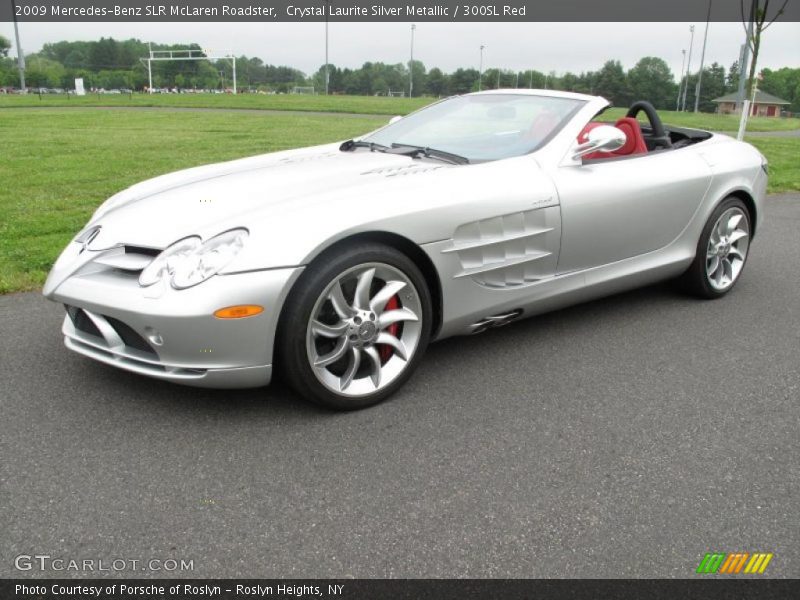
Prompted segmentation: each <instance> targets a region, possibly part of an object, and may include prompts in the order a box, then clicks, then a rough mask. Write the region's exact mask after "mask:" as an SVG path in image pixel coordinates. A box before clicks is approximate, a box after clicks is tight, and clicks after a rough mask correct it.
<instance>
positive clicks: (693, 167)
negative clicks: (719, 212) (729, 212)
mask: <svg viewBox="0 0 800 600" xmlns="http://www.w3.org/2000/svg"><path fill="white" fill-rule="evenodd" d="M711 177H712V174H711V170H710V168H709V166H708V164H707V163H706V162H705V161H704V160H703V159H702V158H700V157H699V156H697V154H696V153H695V152H694V150H693V149H691V148H682V149H677V150H663V151H657V152H651V153H649V154H641V155H635V156H630V157H620V158H612V159H601V160H593V161H586V162H585V163H584V164H575V165H564V166H561V167H558V168H557V169H556V172H555V177H554V179H555V184H556V187H557V188H558V193H559V198H560V201H561V224H562V234H561V253H560V256H559V261H558V267H557V271H558V273H559V274H563V273H569V272H571V271H577V270H581V269H588V268H592V267H597V266H600V265H605V264H609V263H613V262H617V261H620V260H624V259H626V258H631V257H634V256H639V255H642V254H646V253H648V252H653V251H655V250H658V249H660V248H663V247H664V246H666V245H668V244H669V243H670V242H672V241H673V240H674V239H675V238H677V237H678V235H679V234H680V233H681V232H682V231H683V229H684V228H685V227H686V225H687V224H688V223H689V221H690V219H691V218H692V215H694V213H695V211H696V210H697V209H698V207H699V205H700V202H701V200H702V199H703V197H704V196H705V193H706V191H707V190H708V187H709V185H710V182H711Z"/></svg>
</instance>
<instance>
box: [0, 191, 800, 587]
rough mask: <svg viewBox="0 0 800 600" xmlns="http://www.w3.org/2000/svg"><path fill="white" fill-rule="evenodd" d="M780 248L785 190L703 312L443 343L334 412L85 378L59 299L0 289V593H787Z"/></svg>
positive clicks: (546, 319)
mask: <svg viewBox="0 0 800 600" xmlns="http://www.w3.org/2000/svg"><path fill="white" fill-rule="evenodd" d="M799 232H800V195H798V194H793V195H781V196H772V197H770V198H769V199H768V202H767V212H766V222H765V223H764V226H763V228H762V230H760V231H759V232H758V233H757V235H756V238H755V240H754V244H753V246H752V252H751V256H750V259H749V261H748V264H747V266H746V269H745V272H744V274H743V276H742V279H741V280H740V281H739V283H738V284H737V287H736V288H735V290H734V291H733V292H732V293H731V294H729V295H728V296H727V297H725V298H723V299H722V300H718V301H699V300H694V299H691V298H688V297H685V296H682V295H681V294H679V293H677V292H676V291H674V290H673V289H672V287H670V286H669V285H665V284H664V285H657V286H654V287H649V288H646V289H642V290H639V291H635V292H631V293H626V294H622V295H617V296H614V297H611V298H607V299H604V300H601V301H596V302H592V303H590V304H585V305H581V306H577V307H573V308H569V309H566V310H562V311H559V312H555V313H551V314H548V315H544V316H540V317H537V318H534V319H530V320H527V321H523V322H519V323H516V324H513V325H511V326H508V327H505V328H503V329H500V330H495V331H490V332H488V333H485V334H483V335H480V336H475V337H470V338H458V339H451V340H446V341H443V342H440V343H437V344H434V345H433V346H431V348H430V349H429V351H428V355H427V357H426V359H425V360H424V361H423V364H422V366H421V368H420V370H419V371H418V372H417V374H416V375H415V377H413V378H412V380H411V381H410V382H409V383H408V385H407V386H406V387H405V389H404V390H403V391H402V392H400V393H399V394H398V395H397V396H396V397H395V398H394V399H393V400H391V401H390V402H388V403H386V404H383V405H381V406H378V407H375V408H372V409H369V410H365V411H362V412H357V413H348V414H332V413H329V412H325V411H322V410H319V409H317V408H315V407H313V406H311V405H308V404H306V403H305V402H303V401H302V400H301V399H299V398H297V397H296V396H294V395H293V394H292V393H291V392H290V391H289V390H287V389H286V388H284V387H281V386H280V385H277V386H272V387H270V388H266V389H261V390H249V391H236V392H227V391H207V390H196V389H191V388H183V387H179V386H175V385H171V384H166V383H162V382H159V381H155V380H151V379H147V378H144V377H140V376H136V375H132V374H128V373H125V372H122V371H118V370H116V369H114V368H112V367H108V366H104V365H102V364H97V363H94V362H92V361H90V360H88V359H85V358H82V357H80V356H77V355H74V354H72V353H70V352H68V351H67V350H66V349H65V348H64V347H63V344H62V341H61V335H60V323H61V320H62V317H63V309H62V308H61V307H59V306H57V305H55V304H51V303H49V302H47V301H46V300H44V299H43V298H42V297H41V296H40V295H39V294H37V293H30V294H13V295H8V296H4V297H0V453H1V454H2V456H1V457H0V458H1V460H0V576H2V577H9V576H11V577H13V576H20V575H23V576H36V577H43V576H51V577H52V576H54V575H66V576H84V575H93V574H94V575H98V574H100V575H113V574H115V571H113V570H112V571H106V572H103V573H97V572H95V573H92V572H85V573H81V572H77V571H54V570H52V568H48V569H46V570H45V571H40V570H39V569H38V567H37V566H36V563H34V565H33V569H32V570H30V571H24V572H20V571H17V570H15V567H14V562H15V557H17V556H20V555H23V556H26V555H36V554H40V555H41V554H44V555H49V556H51V559H48V560H52V559H63V560H65V561H69V560H79V561H82V560H94V561H100V560H102V561H104V564H105V565H106V566H108V565H109V564H110V563H111V561H113V560H120V559H122V560H125V561H128V563H129V564H130V561H133V560H137V561H147V560H148V559H151V558H155V559H160V560H162V561H163V560H165V559H175V560H178V561H180V560H181V559H183V560H185V561H189V560H191V561H192V564H193V568H194V570H193V571H190V572H181V571H179V570H177V571H170V572H166V571H163V570H162V571H153V570H142V567H141V563H138V564H139V566H137V567H136V568H128V567H125V568H124V569H123V570H122V571H120V572H119V573H118V574H119V575H123V576H134V577H135V576H140V577H146V576H164V575H167V576H170V575H173V576H183V577H186V576H191V577H236V576H248V577H291V578H296V577H350V576H352V577H690V576H693V574H694V571H695V569H696V567H697V565H698V563H699V562H700V560H701V559H702V557H703V555H704V554H705V553H706V552H734V551H747V552H757V551H758V552H773V553H774V555H775V556H774V558H773V560H772V562H771V563H770V564H769V567H768V569H767V572H766V575H767V576H773V577H800V525H798V514H800V486H799V485H798V484H799V483H800V369H799V368H798V367H800V360H799V359H798V351H800V258H798V257H800V233H799ZM22 561H23V562H22V565H23V566H24V565H25V564H26V563H25V559H22ZM94 564H95V565H98V564H99V563H97V562H95V563H94ZM120 564H121V563H117V565H120ZM57 565H61V566H65V565H67V566H68V565H69V563H68V562H65V563H63V564H62V563H57ZM170 565H171V563H170ZM49 566H50V567H52V566H53V565H52V564H50V565H49Z"/></svg>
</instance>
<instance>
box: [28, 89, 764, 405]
mask: <svg viewBox="0 0 800 600" xmlns="http://www.w3.org/2000/svg"><path fill="white" fill-rule="evenodd" d="M606 108H608V102H607V101H606V100H604V99H603V98H600V97H596V96H587V95H581V94H574V93H566V92H556V91H551V90H497V91H491V92H480V93H477V94H468V95H464V96H457V97H453V98H448V99H446V100H442V101H440V102H437V103H435V104H432V105H430V106H428V107H426V108H423V109H422V110H419V111H417V112H415V113H412V114H410V115H408V116H406V117H403V118H400V117H395V118H394V119H392V120H391V121H390V123H389V124H388V125H386V126H385V127H383V128H381V129H379V130H377V131H374V132H372V133H370V134H367V135H365V136H364V137H361V138H359V139H355V140H348V141H345V142H343V143H335V144H327V145H323V146H316V147H312V148H304V149H299V150H290V151H286V152H277V153H274V154H266V155H263V156H256V157H252V158H245V159H242V160H235V161H233V162H227V163H222V164H216V165H208V166H203V167H198V168H193V169H189V170H185V171H181V172H178V173H172V174H168V175H164V176H161V177H157V178H155V179H152V180H149V181H145V182H143V183H140V184H138V185H134V186H133V187H131V188H129V189H127V190H124V191H122V192H120V193H118V194H117V195H115V196H113V197H111V198H110V199H108V200H107V201H106V202H105V203H104V204H102V205H101V206H100V207H99V208H98V209H97V211H96V212H95V214H94V215H93V216H92V218H91V220H90V221H89V223H88V224H87V226H86V227H85V228H84V229H83V230H82V231H81V232H80V233H79V234H78V235H77V237H75V239H74V240H73V241H72V242H70V243H69V245H68V246H67V248H66V249H65V250H64V251H63V253H62V254H61V256H60V258H59V259H58V261H57V262H56V263H55V265H54V267H53V269H52V272H51V273H50V276H49V278H48V280H47V283H46V285H45V288H44V294H45V296H47V297H48V298H50V299H51V300H54V301H56V302H59V303H61V304H63V305H65V307H66V313H67V314H66V317H65V319H64V325H63V334H64V341H65V343H66V346H67V347H68V348H70V349H71V350H74V351H76V352H78V353H80V354H83V355H85V356H88V357H90V358H93V359H96V360H98V361H101V362H104V363H107V364H110V365H114V366H116V367H119V368H122V369H126V370H128V371H132V372H135V373H140V374H143V375H149V376H152V377H157V378H160V379H164V380H167V381H171V382H176V383H183V384H189V385H195V386H204V387H220V388H227V387H256V386H261V385H266V384H267V383H269V381H270V379H271V378H272V376H273V371H276V372H278V373H280V374H281V375H282V376H283V377H284V378H285V380H286V381H288V383H289V384H290V385H291V386H292V387H293V388H294V389H295V390H296V391H297V392H299V393H300V394H301V395H303V396H305V397H306V398H308V399H310V400H313V401H315V402H317V403H320V404H322V405H324V406H327V407H330V408H334V409H342V410H349V409H356V408H362V407H365V406H369V405H372V404H375V403H377V402H379V401H381V400H383V399H385V398H386V397H388V396H389V395H390V394H392V393H393V392H395V391H396V390H397V389H398V388H399V387H400V386H402V384H403V383H404V382H405V381H406V380H407V379H408V377H409V376H410V375H411V374H412V372H413V371H414V369H415V368H416V366H417V365H418V364H419V362H420V360H421V359H422V356H423V353H424V352H425V348H426V346H427V345H428V343H429V342H430V341H432V340H435V339H442V338H446V337H449V336H455V335H468V334H475V333H479V332H482V331H485V330H487V329H489V328H492V327H498V326H501V325H506V324H508V323H510V322H511V321H514V320H516V319H521V318H524V317H529V316H531V315H535V314H537V313H541V312H543V311H548V310H553V309H556V308H559V307H563V306H565V305H568V304H573V303H577V302H582V301H585V300H588V299H591V298H595V297H598V296H603V295H608V294H613V293H616V292H620V291H622V290H626V289H629V288H633V287H636V286H642V285H646V284H649V283H652V282H655V281H658V280H665V279H677V280H678V281H679V283H680V284H681V285H682V286H683V287H684V288H685V289H686V290H688V291H690V292H692V293H694V294H696V295H698V296H700V297H702V298H719V297H720V296H723V295H724V294H726V293H728V292H729V291H730V290H731V288H732V287H733V286H734V284H735V283H736V281H737V279H738V278H739V277H740V276H741V273H742V269H743V267H744V264H745V262H746V260H747V253H748V248H749V245H750V242H751V240H752V239H753V235H754V234H755V233H756V231H757V230H758V228H759V224H760V222H761V219H762V202H763V199H764V194H765V190H766V185H767V161H766V160H765V159H764V157H763V156H762V155H761V154H760V153H759V152H758V151H757V150H755V149H754V148H753V147H752V146H750V145H748V144H745V143H742V142H738V141H736V140H734V139H731V138H729V137H726V136H724V135H717V134H712V133H709V132H705V131H699V130H693V129H684V128H678V127H665V126H664V125H663V124H662V122H661V120H660V118H659V116H658V114H657V112H656V111H655V110H654V109H653V107H652V106H651V105H650V104H648V103H647V102H637V103H635V104H634V105H633V106H631V108H630V110H629V111H628V113H627V116H626V117H624V118H621V119H619V120H618V121H616V122H609V123H606V122H603V121H602V116H601V115H602V113H603V111H604V110H605V109H606Z"/></svg>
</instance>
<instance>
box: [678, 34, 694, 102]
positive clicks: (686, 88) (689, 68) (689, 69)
mask: <svg viewBox="0 0 800 600" xmlns="http://www.w3.org/2000/svg"><path fill="white" fill-rule="evenodd" d="M689 32H690V33H691V38H689V60H688V61H687V63H686V85H685V86H683V101H682V102H681V112H683V111H685V110H686V93H687V92H688V91H689V74H690V73H691V72H692V48H693V47H694V25H689Z"/></svg>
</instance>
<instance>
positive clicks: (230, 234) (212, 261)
mask: <svg viewBox="0 0 800 600" xmlns="http://www.w3.org/2000/svg"><path fill="white" fill-rule="evenodd" d="M247 236H248V232H247V230H246V229H232V230H230V231H226V232H225V233H220V234H219V235H217V236H215V237H213V238H211V239H209V240H207V241H206V242H204V243H203V244H202V245H201V246H199V247H198V248H196V249H195V250H194V251H192V252H191V253H189V254H187V255H186V256H185V258H181V260H180V261H178V262H176V264H175V265H174V268H170V273H171V275H172V279H171V283H172V287H174V288H175V289H177V290H183V289H186V288H189V287H192V286H194V285H197V284H198V283H202V282H204V281H205V280H206V279H208V278H209V277H212V276H214V275H216V274H217V273H219V271H221V270H222V269H224V268H225V267H226V266H227V265H228V263H230V262H231V261H232V260H233V258H234V257H235V256H236V255H237V254H238V253H239V251H240V250H241V249H242V248H244V243H245V241H246V240H247Z"/></svg>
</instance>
